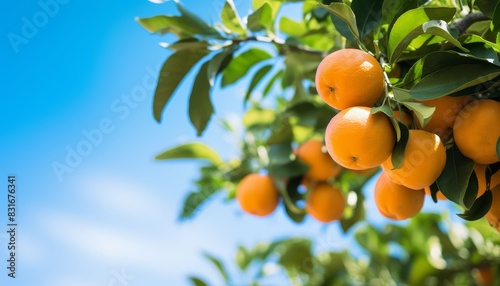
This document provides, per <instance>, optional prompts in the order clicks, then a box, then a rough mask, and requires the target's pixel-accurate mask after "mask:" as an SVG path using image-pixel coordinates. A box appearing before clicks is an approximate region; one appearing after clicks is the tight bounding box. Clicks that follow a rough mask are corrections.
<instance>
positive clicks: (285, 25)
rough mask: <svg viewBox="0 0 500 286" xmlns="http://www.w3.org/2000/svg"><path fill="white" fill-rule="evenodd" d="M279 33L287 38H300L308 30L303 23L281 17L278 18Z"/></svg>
mask: <svg viewBox="0 0 500 286" xmlns="http://www.w3.org/2000/svg"><path fill="white" fill-rule="evenodd" d="M280 31H281V32H282V33H285V34H287V35H289V36H295V37H300V36H302V35H303V34H305V33H307V31H308V29H307V27H306V25H305V23H304V22H297V21H294V20H292V19H290V18H288V17H284V16H283V17H281V18H280Z"/></svg>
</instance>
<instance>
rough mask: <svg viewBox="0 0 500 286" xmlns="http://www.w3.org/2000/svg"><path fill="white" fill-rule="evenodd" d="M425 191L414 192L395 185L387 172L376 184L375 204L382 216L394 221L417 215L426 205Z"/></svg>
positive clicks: (383, 173)
mask: <svg viewBox="0 0 500 286" xmlns="http://www.w3.org/2000/svg"><path fill="white" fill-rule="evenodd" d="M424 197H425V193H424V190H422V189H421V190H412V189H409V188H407V187H405V186H401V185H398V184H395V183H394V182H392V181H391V179H390V178H389V176H388V175H387V173H386V172H382V174H380V177H379V178H378V180H377V183H375V204H376V205H377V209H378V210H379V212H380V214H382V215H383V216H385V217H386V218H389V219H392V220H404V219H407V218H410V217H413V216H415V215H417V214H418V213H419V212H420V210H421V209H422V207H423V205H424Z"/></svg>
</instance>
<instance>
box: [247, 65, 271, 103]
mask: <svg viewBox="0 0 500 286" xmlns="http://www.w3.org/2000/svg"><path fill="white" fill-rule="evenodd" d="M272 67H273V66H272V65H265V66H263V67H261V68H260V69H259V70H258V71H257V72H255V75H254V76H253V78H252V81H251V82H250V86H249V87H248V88H247V92H246V94H245V99H244V102H247V101H248V100H249V99H250V95H251V94H252V91H253V90H254V88H255V87H256V86H257V84H259V82H260V81H261V79H262V78H263V77H264V76H265V75H266V74H267V73H268V72H269V71H270V70H271V68H272Z"/></svg>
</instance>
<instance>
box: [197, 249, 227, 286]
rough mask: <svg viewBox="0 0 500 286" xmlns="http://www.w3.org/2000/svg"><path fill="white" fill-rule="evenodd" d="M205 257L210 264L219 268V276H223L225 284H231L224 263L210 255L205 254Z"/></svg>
mask: <svg viewBox="0 0 500 286" xmlns="http://www.w3.org/2000/svg"><path fill="white" fill-rule="evenodd" d="M203 256H204V257H205V258H206V259H208V260H209V261H210V262H212V264H213V265H214V266H215V267H216V268H217V270H219V274H220V275H221V276H222V278H224V282H226V283H229V275H228V273H227V270H226V268H225V267H224V264H223V263H222V261H220V260H219V259H218V258H216V257H215V256H213V255H210V254H208V253H204V254H203Z"/></svg>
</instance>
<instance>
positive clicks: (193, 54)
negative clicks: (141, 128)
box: [153, 48, 208, 122]
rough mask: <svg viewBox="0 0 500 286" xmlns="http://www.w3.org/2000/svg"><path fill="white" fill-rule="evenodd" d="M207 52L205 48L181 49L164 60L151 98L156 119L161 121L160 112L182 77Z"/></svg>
mask: <svg viewBox="0 0 500 286" xmlns="http://www.w3.org/2000/svg"><path fill="white" fill-rule="evenodd" d="M207 54H208V50H207V49H206V48H202V49H183V50H180V51H178V52H175V53H174V54H172V55H171V56H170V57H169V58H168V59H167V60H166V61H165V63H164V64H163V67H162V68H161V71H160V75H159V77H158V83H157V86H156V90H155V95H154V100H153V114H154V117H155V119H156V121H158V122H160V121H161V113H162V111H163V109H164V108H165V106H166V104H167V103H168V101H169V100H170V97H171V96H172V94H173V93H174V91H175V90H176V89H177V86H178V85H179V83H180V82H181V81H182V79H183V78H184V77H185V76H186V74H187V73H188V72H189V71H190V70H191V68H192V67H193V66H194V65H195V64H196V63H197V62H198V61H199V60H200V59H201V58H203V57H204V56H206V55H207Z"/></svg>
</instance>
